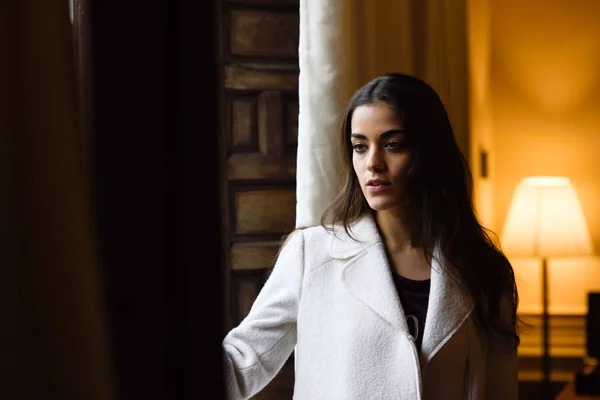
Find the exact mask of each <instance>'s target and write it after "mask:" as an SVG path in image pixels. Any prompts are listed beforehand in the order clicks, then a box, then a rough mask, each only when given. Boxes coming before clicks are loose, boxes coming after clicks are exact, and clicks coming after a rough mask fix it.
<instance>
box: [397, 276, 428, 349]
mask: <svg viewBox="0 0 600 400" xmlns="http://www.w3.org/2000/svg"><path fill="white" fill-rule="evenodd" d="M393 276H394V283H395V284H396V289H397V290H398V296H399V297H400V304H401V305H402V309H403V310H404V315H405V316H406V323H407V324H408V331H409V332H410V335H411V336H412V337H413V338H414V339H415V343H416V345H417V349H418V350H419V351H420V350H421V343H422V342H423V331H424V330H425V317H426V316H427V304H428V303H429V288H430V286H431V279H427V280H424V281H413V280H412V279H408V278H405V277H403V276H401V275H398V274H397V273H395V272H394V273H393Z"/></svg>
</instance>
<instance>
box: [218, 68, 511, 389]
mask: <svg viewBox="0 0 600 400" xmlns="http://www.w3.org/2000/svg"><path fill="white" fill-rule="evenodd" d="M342 144H343V147H342V148H343V152H344V154H343V157H344V161H345V165H346V169H347V171H346V182H345V186H344V189H343V190H342V192H341V194H340V195H339V197H338V198H337V199H336V200H335V202H334V203H333V204H332V205H331V207H330V208H329V209H328V211H327V212H326V213H325V215H324V216H323V220H322V226H317V227H310V228H306V229H299V230H296V231H295V232H293V233H292V234H291V235H290V236H289V237H288V239H287V241H286V243H285V244H284V245H283V247H282V250H281V252H280V254H279V257H278V259H277V262H276V265H275V268H274V270H273V272H272V274H271V276H270V277H269V279H268V281H267V283H266V284H265V286H264V288H263V289H262V291H261V293H260V294H259V296H258V297H257V299H256V301H255V303H254V304H253V307H252V310H251V311H250V313H249V315H248V316H247V318H246V319H244V321H243V322H242V323H241V324H240V325H239V326H238V327H237V328H235V329H233V330H232V331H231V332H230V333H229V334H228V335H227V337H226V338H225V340H224V342H223V348H224V353H225V378H226V383H227V388H228V395H229V398H231V399H240V398H244V399H245V398H249V397H251V396H253V395H254V394H256V393H257V392H259V391H260V390H261V389H262V388H263V387H265V386H266V385H267V383H268V382H269V381H270V380H271V379H272V378H273V377H274V376H275V375H276V374H277V372H278V371H279V369H280V368H281V367H282V365H283V364H284V362H285V361H286V360H287V359H288V357H289V356H290V354H291V353H292V351H293V350H294V349H295V363H296V366H295V368H296V370H295V371H296V375H295V387H294V398H295V399H302V400H305V399H306V400H318V399H327V400H332V399H340V400H341V399H343V400H353V399H357V400H358V399H361V400H363V399H377V400H384V399H411V400H413V399H436V400H437V399H444V400H453V399H486V400H489V399H502V400H510V399H516V398H518V384H517V352H516V349H517V346H518V344H519V337H518V334H517V321H516V307H517V302H518V295H517V291H516V285H515V279H514V274H513V269H512V267H511V265H510V263H509V262H508V261H507V259H506V257H505V256H504V255H503V254H502V252H501V251H500V250H499V249H498V248H497V247H496V246H495V245H494V243H493V242H492V241H491V240H490V238H489V236H488V235H487V233H486V230H485V229H484V228H483V227H482V226H481V225H480V224H479V222H478V220H477V217H476V215H475V213H474V211H473V205H472V193H471V192H472V178H471V174H470V172H469V169H468V166H467V163H466V161H465V158H464V157H463V155H462V153H461V152H460V150H459V148H458V146H457V144H456V141H455V139H454V135H453V132H452V128H451V126H450V122H449V120H448V116H447V114H446V111H445V109H444V106H443V105H442V102H441V101H440V99H439V97H438V96H437V94H436V93H435V91H434V90H433V89H432V88H431V87H430V86H428V85H427V84H426V83H424V82H422V81H421V80H418V79H416V78H413V77H410V76H407V75H403V74H388V75H384V76H381V77H378V78H376V79H374V80H373V81H371V82H369V83H368V84H367V85H365V86H364V87H362V88H361V89H359V90H358V91H357V92H356V94H355V95H354V96H353V97H352V99H351V101H350V104H349V106H348V110H347V112H346V116H345V119H344V123H343V128H342Z"/></svg>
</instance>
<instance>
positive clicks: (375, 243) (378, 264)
mask: <svg viewBox="0 0 600 400" xmlns="http://www.w3.org/2000/svg"><path fill="white" fill-rule="evenodd" d="M351 233H352V235H353V237H354V238H356V239H357V240H358V241H355V240H353V239H352V238H350V237H349V236H348V235H347V234H346V232H345V231H344V230H343V229H339V230H337V231H336V237H335V238H334V239H333V240H332V242H331V248H330V253H331V255H332V256H333V257H335V258H338V259H343V260H347V262H346V264H345V265H344V267H343V270H342V281H343V285H344V287H345V288H346V289H347V290H348V292H349V293H350V294H351V295H352V296H354V297H355V298H356V299H358V300H359V301H360V302H362V303H363V304H364V305H365V306H367V307H368V308H369V309H371V310H372V311H373V312H375V313H376V314H378V315H379V316H380V317H381V318H383V319H384V320H386V321H387V322H388V323H389V324H390V325H392V326H393V327H395V328H396V329H399V330H400V331H401V332H403V333H405V334H406V335H408V334H409V331H408V325H407V323H406V318H405V316H404V311H403V310H402V306H401V304H400V300H399V296H398V292H397V291H396V286H395V285H394V281H393V278H392V274H391V268H390V265H389V262H388V259H387V256H386V253H385V247H384V244H383V242H382V239H381V237H380V235H379V232H378V231H377V225H376V223H375V220H374V218H373V216H372V215H370V214H368V215H366V216H364V217H362V218H361V219H360V220H358V221H357V222H356V223H355V224H354V225H352V229H351ZM445 268H446V267H445V266H444V261H443V260H442V258H441V255H440V254H439V252H438V251H437V249H436V252H435V254H434V257H433V260H432V265H431V289H430V295H429V304H428V307H427V317H426V318H427V319H426V321H425V331H424V333H423V335H424V336H423V342H422V345H421V355H420V361H421V368H422V369H423V370H424V369H425V368H426V367H427V365H428V363H429V361H430V360H431V359H432V358H433V356H435V354H436V353H437V352H438V351H439V350H440V349H441V348H442V346H443V345H444V344H445V343H446V342H447V341H448V339H450V337H452V335H453V334H454V333H455V332H456V331H457V330H458V328H460V326H461V325H462V324H463V322H464V321H465V320H466V319H467V318H468V317H469V315H470V314H471V312H472V310H473V303H472V300H471V299H470V297H469V296H466V295H465V294H464V293H462V291H461V289H460V287H459V285H458V283H457V282H455V280H454V279H453V278H452V277H451V276H450V275H449V274H448V273H447V272H446V270H445Z"/></svg>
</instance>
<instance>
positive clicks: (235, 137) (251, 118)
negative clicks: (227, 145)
mask: <svg viewBox="0 0 600 400" xmlns="http://www.w3.org/2000/svg"><path fill="white" fill-rule="evenodd" d="M229 102H230V104H229V109H230V113H231V114H230V115H231V117H230V118H228V121H229V122H230V123H229V125H230V134H229V136H230V141H231V146H232V148H233V149H234V150H238V151H239V150H242V149H255V148H257V135H256V98H255V97H253V96H245V97H237V98H236V97H234V98H232V99H230V100H229Z"/></svg>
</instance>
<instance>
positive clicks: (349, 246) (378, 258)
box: [331, 215, 408, 334]
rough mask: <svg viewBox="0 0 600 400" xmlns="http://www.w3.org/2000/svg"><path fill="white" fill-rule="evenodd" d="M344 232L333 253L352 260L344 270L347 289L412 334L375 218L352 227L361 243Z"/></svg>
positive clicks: (390, 321) (380, 314) (373, 309)
mask: <svg viewBox="0 0 600 400" xmlns="http://www.w3.org/2000/svg"><path fill="white" fill-rule="evenodd" d="M342 231H343V230H342ZM342 231H339V232H338V234H337V238H336V239H334V240H333V242H332V247H331V254H332V255H333V256H334V257H336V258H340V259H347V260H348V261H347V263H346V264H345V265H344V267H343V270H342V281H343V285H344V287H345V288H346V289H347V290H348V292H349V293H350V294H351V295H352V296H354V297H355V298H356V299H358V300H359V301H360V302H361V303H363V304H364V305H365V306H367V307H368V308H369V309H371V310H372V311H373V312H374V313H376V314H378V315H379V316H380V317H381V318H383V319H384V320H386V321H387V322H388V323H389V324H390V325H392V326H393V327H394V328H396V329H400V330H402V331H404V332H405V333H407V334H408V327H407V324H406V319H405V317H404V312H403V311H402V307H401V306H400V300H399V297H398V293H397V291H396V287H395V285H394V282H393V279H392V275H391V270H390V266H389V263H388V260H387V257H386V254H385V248H384V245H383V243H382V241H381V237H380V236H379V232H378V231H377V226H376V224H375V221H374V219H373V217H372V216H371V215H367V216H365V217H363V218H362V219H360V220H359V221H358V222H357V223H356V224H354V225H353V226H352V230H351V233H352V235H353V237H355V238H356V239H358V240H359V242H356V241H353V240H352V239H351V238H350V237H348V235H346V234H345V232H342Z"/></svg>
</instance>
